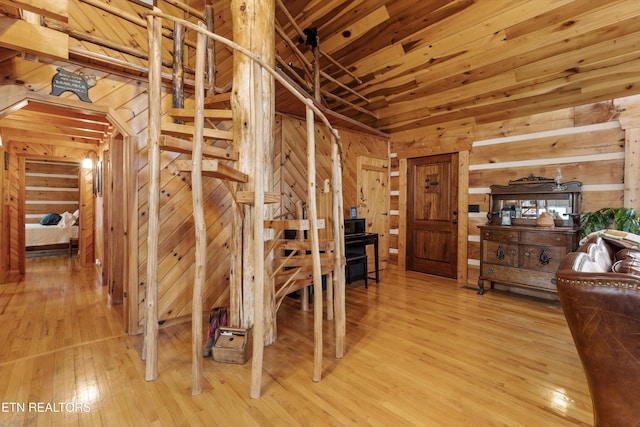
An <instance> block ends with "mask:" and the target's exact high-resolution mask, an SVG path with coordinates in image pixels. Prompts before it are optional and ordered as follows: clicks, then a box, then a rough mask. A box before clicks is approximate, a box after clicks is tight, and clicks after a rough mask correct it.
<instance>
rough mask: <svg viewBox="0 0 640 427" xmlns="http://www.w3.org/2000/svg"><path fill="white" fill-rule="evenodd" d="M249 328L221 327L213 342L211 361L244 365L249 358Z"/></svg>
mask: <svg viewBox="0 0 640 427" xmlns="http://www.w3.org/2000/svg"><path fill="white" fill-rule="evenodd" d="M251 352H252V347H251V328H248V329H247V328H230V327H226V326H222V327H220V328H218V329H217V330H216V334H215V338H214V341H213V348H212V353H213V360H214V361H215V362H222V363H238V364H241V365H242V364H244V363H245V362H246V361H247V360H249V358H251Z"/></svg>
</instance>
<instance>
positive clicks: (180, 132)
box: [160, 122, 233, 141]
mask: <svg viewBox="0 0 640 427" xmlns="http://www.w3.org/2000/svg"><path fill="white" fill-rule="evenodd" d="M160 129H161V131H162V133H163V134H165V135H174V136H182V137H185V136H186V137H189V138H191V137H193V130H194V126H192V125H181V124H177V123H170V122H163V123H162V125H161V127H160ZM202 135H203V136H204V137H205V138H211V139H224V140H227V141H233V131H229V130H219V129H211V128H203V129H202Z"/></svg>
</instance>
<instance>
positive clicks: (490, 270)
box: [487, 268, 496, 274]
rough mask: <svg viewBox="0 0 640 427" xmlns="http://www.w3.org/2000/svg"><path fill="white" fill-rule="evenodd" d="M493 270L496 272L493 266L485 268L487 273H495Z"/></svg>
mask: <svg viewBox="0 0 640 427" xmlns="http://www.w3.org/2000/svg"><path fill="white" fill-rule="evenodd" d="M495 272H496V271H495V270H494V269H493V268H490V269H488V270H487V273H489V274H493V273H495Z"/></svg>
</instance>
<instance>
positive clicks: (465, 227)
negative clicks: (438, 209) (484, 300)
mask: <svg viewBox="0 0 640 427" xmlns="http://www.w3.org/2000/svg"><path fill="white" fill-rule="evenodd" d="M449 153H451V152H448V151H443V152H430V153H425V155H423V156H417V157H429V156H431V155H433V156H436V155H440V154H449ZM456 153H457V154H458V156H457V157H458V165H457V166H458V243H457V244H458V267H457V268H458V271H457V282H458V283H461V284H463V285H466V283H467V281H468V234H469V208H468V206H469V205H468V203H469V154H470V152H469V151H468V150H463V151H457V152H456ZM409 158H414V157H402V158H399V159H398V170H399V172H400V176H399V183H398V184H399V192H398V198H399V201H398V204H399V206H398V208H399V213H400V215H399V220H398V270H400V271H407V213H408V206H407V200H408V193H407V192H408V178H409Z"/></svg>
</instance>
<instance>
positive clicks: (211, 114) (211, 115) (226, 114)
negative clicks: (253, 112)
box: [169, 108, 233, 120]
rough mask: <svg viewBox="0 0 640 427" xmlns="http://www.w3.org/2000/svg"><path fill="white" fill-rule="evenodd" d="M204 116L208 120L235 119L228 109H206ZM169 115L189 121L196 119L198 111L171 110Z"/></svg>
mask: <svg viewBox="0 0 640 427" xmlns="http://www.w3.org/2000/svg"><path fill="white" fill-rule="evenodd" d="M203 114H204V117H205V118H206V119H219V120H231V119H232V118H233V112H232V111H231V110H228V109H226V108H225V109H220V108H205V109H204V110H203ZM169 115H170V116H171V117H173V118H176V119H181V120H189V119H193V118H194V117H195V115H196V110H195V108H172V109H170V110H169Z"/></svg>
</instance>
